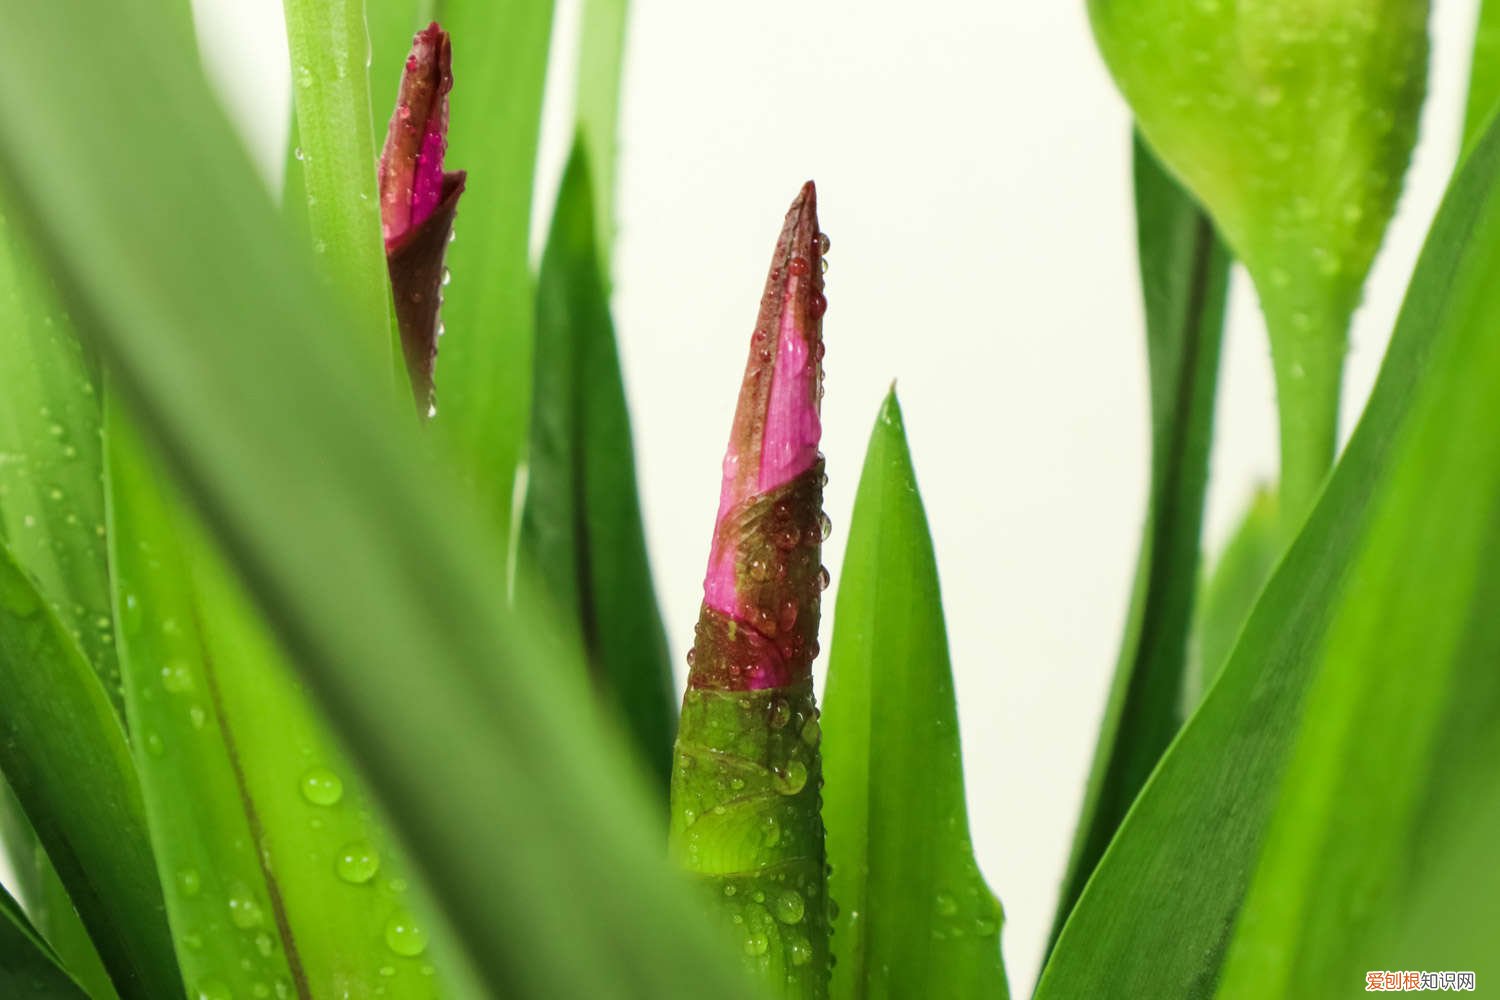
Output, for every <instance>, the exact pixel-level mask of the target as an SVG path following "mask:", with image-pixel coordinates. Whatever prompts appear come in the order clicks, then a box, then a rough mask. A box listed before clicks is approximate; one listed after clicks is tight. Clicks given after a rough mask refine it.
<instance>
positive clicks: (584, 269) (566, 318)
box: [521, 135, 676, 795]
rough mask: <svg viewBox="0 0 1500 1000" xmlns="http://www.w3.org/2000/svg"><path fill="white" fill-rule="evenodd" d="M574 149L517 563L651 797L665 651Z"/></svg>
mask: <svg viewBox="0 0 1500 1000" xmlns="http://www.w3.org/2000/svg"><path fill="white" fill-rule="evenodd" d="M582 143H583V138H582V136H581V135H580V137H579V139H578V141H577V142H576V143H575V144H574V147H573V154H572V156H571V157H570V158H569V160H568V166H567V170H566V171H565V172H564V174H563V181H562V187H561V189H560V190H559V192H558V196H557V211H556V214H555V215H554V216H553V221H552V231H551V234H550V235H549V236H548V239H547V250H546V253H545V254H543V256H542V270H541V276H540V278H539V279H538V281H537V333H538V339H537V350H536V378H535V384H536V390H537V391H536V396H535V400H534V412H533V415H532V425H531V455H530V460H529V462H528V466H527V467H528V474H527V499H526V508H525V512H524V514H523V516H522V519H521V545H522V558H523V559H525V560H526V561H527V562H528V563H529V564H530V565H531V566H533V567H534V568H535V570H536V574H535V577H534V579H535V580H536V581H537V582H540V583H543V584H545V585H546V588H547V590H548V592H549V596H550V597H551V598H552V599H553V600H555V601H556V602H557V603H558V605H559V607H561V608H562V609H564V610H565V611H566V613H567V615H568V616H569V618H570V619H571V620H572V621H574V622H576V623H577V627H578V631H579V634H580V635H581V636H582V637H583V642H584V646H585V649H584V654H585V656H586V658H587V660H588V663H589V667H590V672H591V673H592V675H593V677H594V682H595V686H596V687H597V688H598V689H599V691H600V693H601V695H602V697H603V699H604V701H605V702H606V703H607V704H608V705H609V706H610V707H611V708H613V709H615V710H616V711H618V712H619V714H620V717H621V719H622V720H623V721H624V723H625V729H626V732H627V733H628V734H629V736H630V738H631V741H632V742H633V743H634V744H635V748H636V751H637V752H638V753H639V754H640V756H641V759H642V760H643V761H645V762H646V764H647V765H648V767H649V768H650V770H651V773H652V774H653V776H654V777H655V778H656V779H657V780H658V781H659V782H660V786H661V790H662V793H663V795H665V793H666V788H667V779H668V777H669V776H670V773H671V767H672V739H673V736H674V735H675V732H674V730H675V725H674V716H675V714H676V713H675V705H674V700H675V699H674V697H673V689H672V665H671V654H670V652H669V651H668V649H667V635H666V629H665V627H664V626H663V624H662V620H661V610H660V608H658V606H657V603H656V588H655V585H654V584H653V583H652V580H651V565H650V562H649V560H648V557H647V554H646V533H645V528H644V526H643V525H642V522H641V505H640V498H639V494H638V492H637V489H636V481H635V447H634V445H633V444H632V443H631V436H630V410H629V407H628V406H627V405H626V402H625V386H624V384H623V381H622V376H621V373H620V360H619V354H618V350H617V348H616V346H615V332H614V324H613V323H612V322H611V321H610V317H609V302H608V299H607V298H606V295H605V292H604V280H603V275H602V273H601V271H600V268H599V257H598V254H597V253H596V251H595V243H594V240H595V226H594V213H593V205H592V197H591V194H590V181H589V178H590V173H589V163H590V160H589V158H588V157H587V156H586V155H585V153H584V149H583V145H582Z"/></svg>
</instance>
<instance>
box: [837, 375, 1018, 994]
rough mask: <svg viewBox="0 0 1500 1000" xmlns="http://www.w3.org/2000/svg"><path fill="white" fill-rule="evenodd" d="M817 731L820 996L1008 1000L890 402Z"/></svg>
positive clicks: (867, 469) (906, 465)
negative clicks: (822, 838)
mask: <svg viewBox="0 0 1500 1000" xmlns="http://www.w3.org/2000/svg"><path fill="white" fill-rule="evenodd" d="M845 552H846V554H845V557H844V568H843V572H842V574H841V578H840V583H839V595H838V605H837V608H836V611H835V616H834V633H833V642H832V650H831V652H830V656H829V667H828V691H827V694H826V695H825V697H824V709H823V725H824V729H825V731H826V732H827V734H828V738H827V741H826V744H825V749H824V761H825V765H824V766H825V768H826V769H827V782H828V783H827V786H826V787H825V789H824V809H823V815H824V822H825V823H826V824H827V827H828V857H829V862H830V863H831V864H832V866H833V874H832V875H831V876H830V878H829V892H830V895H832V896H833V898H834V899H835V900H837V901H838V903H839V913H838V915H837V917H836V918H835V921H834V935H833V953H834V955H835V957H836V958H837V961H836V962H835V964H834V967H833V981H832V987H831V995H832V996H833V997H835V998H856V997H860V998H862V997H916V996H939V995H941V996H945V997H953V998H955V1000H961V998H968V997H973V998H979V997H999V998H1002V1000H1003V998H1004V997H1007V996H1008V995H1009V989H1008V987H1007V984H1006V979H1005V969H1004V965H1003V962H1002V961H1001V958H1000V940H999V934H1000V924H1001V920H1002V912H1001V908H1000V903H999V901H998V900H997V899H996V898H995V897H994V894H993V893H992V892H991V891H990V889H989V888H988V886H986V884H985V882H984V878H983V876H982V875H981V874H980V873H979V869H978V866H977V865H976V863H975V861H974V853H973V846H972V844H971V843H970V840H969V823H968V814H967V810H966V808H965V805H964V779H963V766H962V762H961V755H960V746H959V740H958V710H957V702H956V700H955V697H954V690H953V675H952V670H951V667H950V665H949V660H948V643H947V638H946V635H947V631H946V628H945V626H944V624H943V612H942V598H941V596H940V594H939V589H938V578H937V563H936V557H935V556H934V553H933V549H932V539H931V535H930V533H929V531H928V527H927V517H926V513H925V512H924V510H923V507H922V500H921V497H920V495H919V494H918V492H917V488H916V474H915V472H914V470H913V468H912V464H911V454H910V452H909V451H908V448H907V444H906V434H905V430H904V426H903V422H902V416H901V408H900V405H899V404H898V403H897V401H896V395H895V390H894V388H893V389H892V391H891V393H890V394H889V395H888V396H887V397H886V400H885V403H884V405H883V406H882V407H881V412H880V417H879V419H878V420H877V421H876V424H875V428H874V431H873V432H872V433H871V436H870V446H869V450H868V452H867V453H866V458H865V465H864V471H863V473H862V474H861V476H860V484H859V488H858V492H857V494H856V498H855V502H854V513H853V515H852V517H851V519H850V523H849V544H848V548H847V549H846V550H845Z"/></svg>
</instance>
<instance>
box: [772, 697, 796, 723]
mask: <svg viewBox="0 0 1500 1000" xmlns="http://www.w3.org/2000/svg"><path fill="white" fill-rule="evenodd" d="M791 719H792V706H791V703H790V702H788V701H787V700H786V699H785V698H776V699H774V700H773V701H772V702H771V714H770V716H769V718H768V720H767V721H769V722H770V724H771V728H772V729H780V728H782V727H783V726H785V725H786V724H787V723H788V722H790V721H791Z"/></svg>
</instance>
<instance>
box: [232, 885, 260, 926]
mask: <svg viewBox="0 0 1500 1000" xmlns="http://www.w3.org/2000/svg"><path fill="white" fill-rule="evenodd" d="M265 919H266V915H265V913H264V912H262V911H261V908H260V904H259V903H257V902H256V901H255V897H254V896H252V895H251V894H250V890H249V889H248V888H246V887H245V886H244V885H236V886H234V887H233V888H232V889H230V890H229V921H230V923H232V924H234V926H236V927H238V928H239V929H240V930H242V931H248V930H251V929H253V928H256V927H259V926H260V925H261V924H262V923H264V922H265Z"/></svg>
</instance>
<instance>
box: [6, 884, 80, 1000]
mask: <svg viewBox="0 0 1500 1000" xmlns="http://www.w3.org/2000/svg"><path fill="white" fill-rule="evenodd" d="M0 991H3V992H4V994H5V995H6V996H12V997H19V996H28V997H34V998H36V1000H87V998H88V994H87V993H85V992H84V991H83V989H82V988H81V987H80V986H79V985H78V984H77V983H76V982H74V981H73V978H72V977H71V976H69V975H68V973H67V972H66V971H65V970H64V969H63V967H62V965H61V964H60V963H59V961H58V958H57V955H56V954H54V953H53V951H52V949H51V948H49V947H48V946H47V943H46V942H45V941H43V940H42V937H41V935H40V934H38V933H37V932H36V928H34V927H32V926H31V924H30V923H29V922H28V921H27V919H26V914H24V913H22V912H21V907H20V904H18V903H17V902H16V901H15V900H14V899H12V898H11V897H10V894H9V893H7V892H6V891H5V888H4V886H0Z"/></svg>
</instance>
